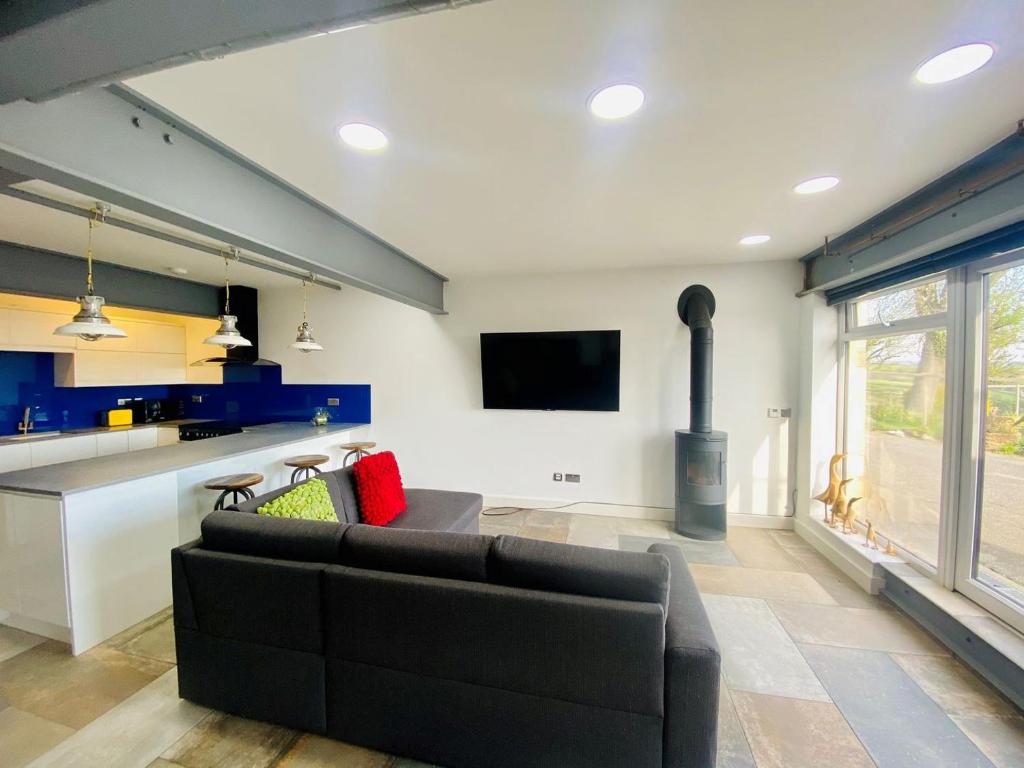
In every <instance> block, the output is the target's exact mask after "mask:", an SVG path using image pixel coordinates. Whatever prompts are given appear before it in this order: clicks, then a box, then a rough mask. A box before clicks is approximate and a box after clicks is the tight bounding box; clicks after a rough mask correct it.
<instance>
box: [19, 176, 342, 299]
mask: <svg viewBox="0 0 1024 768" xmlns="http://www.w3.org/2000/svg"><path fill="white" fill-rule="evenodd" d="M0 195H7V196H8V197H14V198H17V199H18V200H24V201H25V202H29V203H35V204H36V205H42V206H45V207H47V208H52V209H53V210H55V211H62V212H64V213H70V214H71V215H73V216H81V217H82V218H86V219H88V218H91V217H92V216H93V213H92V210H91V209H89V208H80V207H79V206H77V205H72V204H71V203H66V202H64V201H62V200H54V199H53V198H50V197H46V196H45V195H39V194H36V193H35V192H29V191H28V190H25V189H18V188H17V187H0ZM109 211H110V208H109V206H108V207H107V211H106V213H105V214H104V217H103V223H104V224H109V225H110V226H112V227H117V228H118V229H125V230H128V231H129V232H135V233H136V234H139V235H145V236H146V237H152V238H154V239H155V240H163V241H164V242H165V243H172V244H173V245H180V246H182V247H184V248H191V249H192V250H194V251H199V252H201V253H206V254H209V255H211V256H216V257H218V258H223V256H224V248H223V247H217V246H214V245H207V244H205V243H200V242H197V241H195V240H189V239H188V238H186V237H181V236H180V235H174V234H171V233H170V232H163V231H161V230H159V229H154V228H153V227H148V226H146V225H145V224H138V223H136V222H134V221H129V220H128V219H122V218H118V217H116V216H112V215H110V212H109ZM234 260H235V261H237V262H238V263H239V264H245V265H246V266H249V267H256V268H257V269H262V270H264V271H265V272H273V273H274V274H277V275H284V276H285V277H294V278H296V279H298V280H302V279H304V273H301V272H296V271H295V270H291V269H287V268H285V267H279V266H277V265H275V264H267V263H266V262H263V261H259V260H258V259H252V258H249V257H248V256H245V255H243V254H241V253H240V252H238V251H237V249H236V254H235V256H234ZM317 284H318V285H322V286H323V287H325V288H331V289H333V290H335V291H340V290H341V286H340V285H338V284H337V283H331V282H327V281H325V280H323V279H320V280H318V282H317Z"/></svg>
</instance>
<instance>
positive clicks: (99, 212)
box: [85, 206, 106, 296]
mask: <svg viewBox="0 0 1024 768" xmlns="http://www.w3.org/2000/svg"><path fill="white" fill-rule="evenodd" d="M105 217H106V211H104V210H103V209H102V208H100V207H99V206H96V207H95V208H93V210H92V216H90V217H89V240H88V243H87V245H86V248H85V264H86V273H85V291H86V295H88V296H92V295H94V293H95V291H94V289H93V281H92V231H93V230H94V229H96V227H98V226H99V225H100V224H102V223H103V221H104V219H105Z"/></svg>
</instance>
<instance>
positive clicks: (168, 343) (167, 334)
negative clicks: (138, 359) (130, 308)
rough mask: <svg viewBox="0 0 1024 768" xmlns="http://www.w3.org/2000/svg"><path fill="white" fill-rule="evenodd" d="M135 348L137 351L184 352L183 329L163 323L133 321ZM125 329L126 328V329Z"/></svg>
mask: <svg viewBox="0 0 1024 768" xmlns="http://www.w3.org/2000/svg"><path fill="white" fill-rule="evenodd" d="M132 325H133V326H135V328H133V330H132V331H129V333H134V335H135V349H136V351H138V352H171V351H173V352H177V353H180V354H182V355H184V354H185V329H184V328H183V327H182V326H180V325H166V324H164V323H133V324H132ZM126 330H127V329H126Z"/></svg>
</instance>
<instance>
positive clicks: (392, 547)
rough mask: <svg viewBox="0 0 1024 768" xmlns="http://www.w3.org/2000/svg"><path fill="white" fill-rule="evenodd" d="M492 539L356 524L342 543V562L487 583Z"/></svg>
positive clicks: (397, 571)
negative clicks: (488, 559) (488, 556)
mask: <svg viewBox="0 0 1024 768" xmlns="http://www.w3.org/2000/svg"><path fill="white" fill-rule="evenodd" d="M493 540H494V537H493V536H480V535H473V534H468V533H451V532H448V531H443V532H442V531H414V530H410V529H405V530H403V529H400V528H379V527H377V526H374V525H354V526H352V527H351V528H349V529H348V530H347V531H346V532H345V537H344V538H343V539H342V541H341V563H342V565H350V566H353V567H355V568H367V569H370V570H374V571H390V572H392V573H405V574H409V575H410V576H435V577H438V578H442V579H462V580H465V581H479V582H486V581H487V553H488V551H489V550H490V548H491V542H492V541H493Z"/></svg>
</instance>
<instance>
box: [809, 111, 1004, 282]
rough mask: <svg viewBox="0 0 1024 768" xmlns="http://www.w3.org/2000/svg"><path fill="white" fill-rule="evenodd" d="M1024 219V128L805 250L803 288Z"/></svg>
mask: <svg viewBox="0 0 1024 768" xmlns="http://www.w3.org/2000/svg"><path fill="white" fill-rule="evenodd" d="M1021 220H1024V129H1022V128H1021V127H1020V126H1018V130H1017V132H1016V133H1014V134H1013V135H1011V136H1009V137H1008V138H1006V139H1004V140H1003V141H1001V142H999V143H998V144H996V145H995V146H993V147H990V148H989V149H987V150H985V151H984V152H982V153H981V154H980V155H977V156H976V157H974V158H972V159H970V160H968V161H967V162H966V163H964V164H963V165H961V166H959V167H958V168H956V169H954V170H953V171H951V172H949V173H947V174H946V175H944V176H942V177H940V178H938V179H936V180H935V181H933V182H932V183H930V184H928V185H927V186H925V187H923V188H921V189H920V190H918V191H917V192H915V193H913V194H912V195H909V196H908V197H906V198H904V199H903V200H901V201H899V202H898V203H896V204H895V205H893V206H891V207H889V208H887V209H886V210H884V211H882V212H881V213H879V214H877V215H876V216H873V217H872V218H870V219H868V220H867V221H865V222H864V223H863V224H860V225H858V226H856V227H854V228H853V229H851V230H849V231H847V232H844V233H843V234H842V235H840V236H838V237H836V238H833V239H831V240H830V241H829V245H828V252H827V253H826V252H825V249H824V247H822V248H816V249H815V250H813V251H811V252H810V253H808V254H806V255H805V256H804V257H803V258H802V261H803V262H804V289H805V291H821V290H826V289H834V288H837V287H839V286H843V285H847V284H850V283H854V282H856V281H860V280H863V279H865V278H867V277H869V276H871V275H875V274H879V273H883V272H885V271H886V270H891V269H894V268H895V267H899V266H901V265H904V264H908V263H910V262H913V261H916V260H917V259H922V258H925V257H927V256H930V255H931V254H934V253H936V252H938V251H942V250H944V249H949V248H952V247H954V246H957V245H960V244H961V243H965V242H967V241H968V240H972V239H974V238H976V237H980V236H982V235H986V234H989V233H991V232H994V231H996V230H998V229H1001V228H1003V227H1006V226H1007V225H1010V224H1014V223H1016V222H1019V221H1021Z"/></svg>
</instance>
